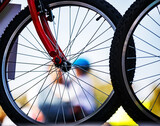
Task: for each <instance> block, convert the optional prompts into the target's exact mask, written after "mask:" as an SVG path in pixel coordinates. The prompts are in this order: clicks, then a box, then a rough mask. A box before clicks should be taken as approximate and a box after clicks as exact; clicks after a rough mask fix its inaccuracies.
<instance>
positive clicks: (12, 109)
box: [0, 0, 121, 124]
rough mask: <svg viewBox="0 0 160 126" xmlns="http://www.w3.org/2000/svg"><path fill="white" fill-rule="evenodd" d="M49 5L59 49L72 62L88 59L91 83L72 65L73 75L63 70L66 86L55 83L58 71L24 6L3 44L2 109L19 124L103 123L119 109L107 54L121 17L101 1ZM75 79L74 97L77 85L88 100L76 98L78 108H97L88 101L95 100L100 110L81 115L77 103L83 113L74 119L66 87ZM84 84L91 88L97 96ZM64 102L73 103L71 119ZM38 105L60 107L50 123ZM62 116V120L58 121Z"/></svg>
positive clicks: (61, 0) (59, 0) (62, 1)
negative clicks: (78, 75) (84, 106)
mask: <svg viewBox="0 0 160 126" xmlns="http://www.w3.org/2000/svg"><path fill="white" fill-rule="evenodd" d="M45 3H46V4H47V5H48V6H49V8H51V10H52V13H53V15H54V16H53V18H54V20H53V21H52V22H49V25H50V28H51V30H52V32H53V35H54V36H55V38H56V40H57V42H58V44H59V46H60V48H61V49H62V50H63V52H64V54H65V56H66V57H67V59H68V61H69V62H71V63H72V64H74V62H75V61H77V59H80V58H85V59H88V60H89V61H90V64H89V65H90V71H89V72H88V75H89V76H90V78H91V79H92V80H93V83H89V82H85V80H82V79H79V78H78V77H77V75H76V74H75V71H74V69H75V67H74V65H72V68H71V70H70V71H68V72H62V76H63V77H64V78H65V79H64V80H65V81H66V82H65V86H64V88H63V89H61V88H60V86H59V84H57V81H56V80H57V78H58V77H57V76H58V75H57V73H58V71H59V68H57V67H56V66H55V65H54V64H53V63H52V59H51V57H50V56H49V55H48V54H47V52H46V50H45V48H44V46H43V45H42V43H41V41H40V39H39V38H38V35H37V33H36V31H35V29H34V26H33V23H32V19H31V16H30V14H29V9H28V8H26V9H25V10H23V11H21V12H20V14H19V15H18V16H16V17H15V18H14V20H13V21H12V22H11V23H10V25H9V26H8V28H7V29H6V31H5V33H4V34H3V36H2V40H1V43H0V44H1V45H0V62H1V77H0V83H1V85H0V92H1V94H0V95H1V105H2V107H3V109H4V110H5V112H6V113H7V115H8V116H9V117H10V118H11V119H12V120H13V121H14V122H15V123H16V124H19V123H29V124H41V123H42V124H47V123H53V124H59V123H64V124H66V123H73V124H79V123H82V122H97V123H98V122H105V121H106V120H107V119H109V117H110V116H111V115H112V114H113V113H114V112H115V110H117V108H118V107H119V106H120V103H119V100H118V99H117V97H116V95H115V93H114V91H113V88H112V84H111V81H110V74H109V51H110V45H111V41H112V38H113V34H114V31H115V28H116V25H117V23H118V20H119V19H120V18H121V15H120V14H119V13H118V11H117V10H116V9H114V8H113V7H112V6H111V5H110V4H109V3H107V2H105V1H103V0H99V1H97V0H79V1H76V0H48V1H46V2H45ZM83 71H85V70H83ZM55 76H56V77H55ZM73 81H74V82H76V84H75V85H73V89H72V90H73V91H72V92H73V94H74V95H78V94H77V93H76V90H74V86H77V85H79V89H80V90H83V93H84V94H83V95H85V96H86V98H85V99H84V101H87V102H88V103H86V102H84V103H83V101H80V100H79V98H78V97H77V98H75V99H76V100H77V101H79V104H82V103H83V104H89V108H93V106H94V105H92V104H91V103H92V102H91V101H90V100H89V97H91V98H92V100H94V101H95V102H96V109H95V110H94V111H93V112H92V113H90V114H86V113H85V112H83V111H84V110H83V107H82V106H81V105H79V107H80V112H81V113H82V117H80V118H79V117H77V116H76V113H75V111H74V106H73V104H72V102H71V101H72V99H71V96H72V95H73V94H71V92H69V91H68V87H67V83H68V82H73ZM81 83H83V85H84V84H85V85H87V86H89V87H90V88H91V89H92V90H93V91H94V94H92V92H89V91H87V89H85V87H83V86H81ZM57 89H58V90H59V92H58V93H59V95H60V97H59V98H58V99H60V100H59V101H57V95H56V93H57ZM64 97H67V98H66V99H67V100H66V99H65V98H64ZM65 100H66V101H67V102H65V103H66V104H69V108H68V109H69V110H70V112H71V114H72V121H71V120H69V121H68V120H67V116H66V115H65V111H66V109H64V108H65V106H64V104H62V102H64V101H65ZM39 102H41V103H43V105H42V106H45V105H46V104H47V105H48V107H47V108H45V109H46V111H47V112H48V113H50V111H51V106H54V105H58V106H59V107H58V108H57V109H56V111H55V112H53V113H52V115H53V116H52V118H53V120H54V121H48V118H47V117H46V116H44V113H43V111H42V110H41V109H40V107H39ZM60 112H61V113H62V115H60ZM54 115H55V116H54ZM60 116H61V117H60ZM59 118H62V121H58V120H59Z"/></svg>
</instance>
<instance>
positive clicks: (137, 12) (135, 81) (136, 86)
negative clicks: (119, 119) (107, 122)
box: [111, 0, 160, 123]
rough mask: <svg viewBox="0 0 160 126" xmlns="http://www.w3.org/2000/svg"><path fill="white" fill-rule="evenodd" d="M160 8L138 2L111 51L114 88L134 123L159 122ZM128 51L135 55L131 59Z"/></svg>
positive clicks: (154, 0) (155, 0) (156, 0)
mask: <svg viewBox="0 0 160 126" xmlns="http://www.w3.org/2000/svg"><path fill="white" fill-rule="evenodd" d="M159 4H160V0H147V1H146V0H137V1H136V2H135V3H134V4H133V5H132V6H131V7H130V8H129V10H128V11H127V12H126V13H125V15H124V17H123V19H122V21H121V22H120V24H119V26H118V27H117V31H116V33H115V37H114V39H113V45H112V48H111V51H112V52H111V69H112V72H113V73H112V72H111V76H112V80H113V82H114V83H113V86H114V87H115V91H117V93H118V94H119V95H120V96H121V99H122V101H123V102H122V104H123V107H124V109H125V110H126V111H127V112H128V114H129V115H130V116H131V117H132V118H133V119H134V120H135V121H146V122H148V121H151V122H154V121H155V122H158V123H159V122H160V111H159V107H160V104H159V100H160V98H159V94H160V90H159V89H160V87H159V72H160V71H159V67H158V65H159V64H160V62H159V51H160V50H159V48H160V46H159V38H160V37H159V31H160V30H159V26H160V25H159V14H160V13H159V7H160V6H159ZM132 37H133V39H134V41H131V38H132ZM131 44H132V45H131ZM129 50H130V51H131V50H132V51H133V52H135V54H134V55H133V54H132V55H130V56H129V55H128V54H131V53H128V51H129ZM131 65H132V66H131ZM116 70H117V71H116ZM118 83H120V84H118Z"/></svg>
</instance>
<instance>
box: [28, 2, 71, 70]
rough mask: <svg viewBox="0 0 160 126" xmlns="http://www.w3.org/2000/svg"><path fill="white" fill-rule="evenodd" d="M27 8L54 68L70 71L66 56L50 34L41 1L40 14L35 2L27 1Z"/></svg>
mask: <svg viewBox="0 0 160 126" xmlns="http://www.w3.org/2000/svg"><path fill="white" fill-rule="evenodd" d="M39 1H40V0H39ZM28 6H29V10H30V14H31V17H32V20H33V24H34V26H35V29H36V31H37V33H38V35H39V37H40V39H41V41H42V43H43V45H44V47H45V48H46V50H47V52H48V54H49V55H50V56H51V57H52V58H53V60H52V61H53V62H54V64H55V66H56V67H59V68H61V69H62V70H63V71H64V72H67V71H69V70H70V69H71V63H70V62H68V61H67V58H66V56H65V55H64V53H63V51H62V50H61V48H60V47H59V46H58V44H57V42H56V40H55V38H54V36H53V34H52V33H51V30H50V28H49V25H48V22H47V21H48V19H47V17H46V14H45V8H44V9H43V5H42V3H41V1H40V2H39V6H40V7H39V8H41V11H40V12H39V11H37V7H36V4H35V0H28ZM39 17H40V18H39Z"/></svg>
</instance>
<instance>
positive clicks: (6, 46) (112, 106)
mask: <svg viewBox="0 0 160 126" xmlns="http://www.w3.org/2000/svg"><path fill="white" fill-rule="evenodd" d="M45 4H47V5H49V7H52V8H53V9H56V8H58V7H60V6H65V7H66V6H69V7H71V6H72V5H73V6H74V7H73V8H76V7H77V6H78V7H77V8H82V10H83V9H84V11H85V13H86V14H87V13H88V12H86V10H87V9H86V8H88V11H90V10H93V12H91V13H90V15H92V13H94V14H95V15H98V17H96V19H97V20H96V21H97V22H98V21H100V20H101V18H104V19H105V20H104V21H106V22H107V23H108V24H109V27H110V28H112V29H111V30H113V31H112V32H111V33H114V30H115V27H116V25H117V24H118V21H119V19H120V18H121V15H120V13H119V12H118V11H117V10H116V9H114V7H113V6H111V5H110V4H109V3H107V2H105V1H104V0H99V1H97V0H79V1H76V0H69V1H68V0H48V1H46V2H45ZM65 7H64V8H65ZM83 7H84V8H83ZM61 8H62V9H63V7H61ZM85 9H86V10H85ZM59 10H60V9H59ZM77 10H78V9H77ZM77 10H76V12H77V13H78V12H79V11H77ZM94 11H95V12H94ZM56 12H58V11H56ZM81 13H82V12H81ZM55 15H56V14H55ZM55 15H54V16H55ZM70 15H71V14H70ZM55 17H56V18H57V17H58V16H57V15H56V16H55ZM73 17H74V21H75V20H76V16H75V15H74V16H73ZM58 19H59V18H58ZM94 19H95V18H94ZM30 22H31V16H30V13H29V9H28V7H27V8H25V9H24V10H23V11H21V12H20V13H19V14H18V15H17V16H16V17H15V18H14V19H13V21H12V22H11V23H10V24H9V26H8V27H7V29H6V30H5V32H4V34H3V35H2V39H1V42H0V44H1V46H0V59H1V61H0V62H1V79H0V83H1V85H0V92H1V93H0V96H1V100H0V102H1V105H2V107H3V109H4V111H5V112H6V114H7V115H8V116H9V117H10V118H11V120H12V121H13V122H14V123H16V124H46V123H48V122H40V121H38V120H37V118H36V119H33V118H32V117H31V116H30V115H29V112H30V109H32V106H33V104H32V105H31V107H30V109H29V110H28V113H25V112H24V111H23V110H22V109H21V108H23V107H24V106H25V105H26V104H27V103H28V102H30V101H32V99H33V98H34V96H36V95H37V94H36V95H33V94H31V95H32V97H33V98H32V99H30V100H28V101H27V103H25V104H23V105H22V106H19V104H18V102H17V101H16V100H17V99H19V97H21V95H22V94H20V95H19V96H18V97H17V96H14V93H13V90H14V89H16V88H18V87H21V86H22V85H21V86H20V85H18V86H16V87H14V86H13V87H12V86H11V81H12V79H10V77H9V76H10V75H9V73H12V72H13V73H15V72H16V73H18V70H17V71H9V70H8V68H7V66H9V62H8V61H7V60H10V58H8V57H9V56H10V55H11V53H14V52H12V51H13V50H12V48H13V46H14V45H16V44H14V43H16V42H15V40H16V38H18V37H19V38H20V37H21V38H23V42H25V40H26V41H28V40H27V37H25V36H27V35H28V34H29V33H28V34H25V36H23V35H22V33H23V31H24V29H29V25H30V24H31V23H30ZM71 23H72V22H71ZM71 23H70V24H71ZM28 24H29V25H28ZM54 24H56V23H54ZM57 25H58V23H57ZM72 26H73V27H74V24H72ZM73 27H72V28H73ZM92 27H93V26H92ZM95 27H96V24H95ZM32 29H33V27H32ZM32 29H30V30H32ZM56 30H57V29H56ZM72 30H73V29H72ZM28 31H29V30H28ZM33 34H36V32H35V31H34V33H33ZM98 36H99V35H98ZM109 36H110V35H109ZM112 37H113V36H112V35H111V39H112ZM29 38H30V37H29ZM95 39H97V38H95ZM109 41H110V39H109ZM17 45H19V46H18V51H19V49H21V47H23V46H24V45H25V44H24V43H17ZM61 46H62V45H61ZM97 46H99V45H97ZM79 47H80V46H79ZM95 47H96V46H95ZM95 47H94V48H95ZM25 48H27V49H33V50H38V51H39V49H37V48H38V46H37V48H35V47H34V46H33V45H32V46H30V45H26V47H25ZM92 48H93V47H92ZM106 48H108V47H106ZM76 49H77V50H78V48H76ZM91 50H92V49H91ZM95 50H96V49H95ZM10 51H11V53H10ZM21 51H23V49H21ZM93 51H94V49H93V50H92V52H93ZM42 52H44V50H43V51H39V53H40V54H41V53H42ZM15 53H16V54H17V57H18V55H22V56H23V55H25V56H31V55H33V54H34V53H33V52H30V54H22V53H20V52H19V53H17V52H15ZM83 54H84V53H81V55H82V56H83ZM41 55H42V54H41ZM41 55H40V56H41ZM43 55H44V56H46V53H43ZM10 57H12V56H10ZM32 57H34V55H33V56H32ZM90 57H91V56H90ZM95 57H96V55H95ZM37 58H38V56H37ZM92 58H93V56H92ZM18 59H20V57H18V58H16V62H15V64H16V69H17V68H18V63H19V64H21V65H22V64H23V65H24V64H25V63H26V61H25V58H22V59H23V60H24V61H23V60H22V59H21V61H20V60H19V61H17V60H18ZM97 59H98V58H97ZM28 61H30V62H31V61H32V58H31V57H30V59H29V60H28ZM33 61H34V62H35V60H33ZM97 61H98V60H97ZM107 61H108V60H107ZM42 62H43V60H42ZM42 62H41V61H38V63H37V62H35V63H33V65H36V64H40V63H42ZM50 62H51V61H50ZM12 63H13V61H12ZM13 64H14V63H13ZM30 64H31V63H29V62H27V65H26V66H25V67H26V69H25V67H24V66H21V67H22V68H23V69H24V71H25V70H27V69H28V73H30V72H31V71H30V70H29V69H30V68H29V65H30ZM41 65H42V66H43V65H45V64H44V63H42V64H41ZM52 67H53V66H52ZM22 68H21V69H22ZM21 69H20V70H21ZM7 70H8V71H7ZM20 70H19V72H22V73H23V70H22V71H20ZM93 70H94V69H93ZM107 70H108V68H107ZM97 71H99V72H100V70H97ZM35 72H36V71H35ZM16 73H15V74H16ZM23 74H24V73H23ZM35 74H36V73H35ZM105 74H107V76H108V73H105ZM21 76H22V74H20V75H16V77H15V78H18V77H21ZM33 76H34V75H33ZM29 77H30V76H27V77H25V78H23V79H21V80H20V81H21V83H22V82H23V81H24V82H23V84H24V83H27V82H29V81H31V80H32V79H33V78H36V77H35V76H34V77H32V79H28V78H29ZM13 78H14V77H13ZM15 78H14V79H13V80H16V79H15ZM98 78H100V77H98ZM25 79H28V80H27V81H26V80H25ZM103 81H104V80H103ZM17 83H18V81H17ZM107 83H108V82H107ZM109 85H111V83H110V82H109ZM27 88H28V87H25V88H23V89H26V91H24V93H25V92H27V91H28V90H29V89H27ZM30 88H31V87H30ZM97 89H98V88H97ZM98 90H99V91H100V89H98ZM20 91H22V89H21V90H20ZM39 91H40V93H41V92H42V91H41V89H39ZM101 92H103V91H101ZM15 97H16V98H15ZM36 97H37V96H36ZM105 97H106V100H105V102H104V103H103V104H102V103H101V107H99V108H98V109H97V110H96V111H95V112H94V113H93V114H91V115H88V116H86V117H85V118H83V119H81V120H76V121H75V122H74V123H71V122H70V123H71V124H79V123H83V122H86V123H88V122H97V123H98V122H103V123H104V122H105V121H106V120H107V119H109V118H110V116H111V115H112V114H113V113H114V112H115V111H116V110H117V109H118V107H119V106H120V102H119V99H118V98H117V96H116V94H115V93H114V91H113V90H111V91H110V92H109V93H108V96H105ZM35 99H36V98H35ZM39 113H40V111H39ZM37 114H38V113H37ZM38 116H39V114H38V115H37V117H38ZM63 123H67V122H65V121H64V122H63Z"/></svg>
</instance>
